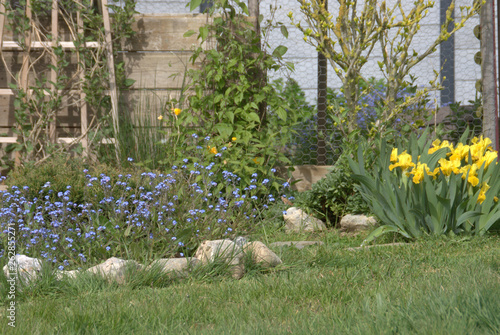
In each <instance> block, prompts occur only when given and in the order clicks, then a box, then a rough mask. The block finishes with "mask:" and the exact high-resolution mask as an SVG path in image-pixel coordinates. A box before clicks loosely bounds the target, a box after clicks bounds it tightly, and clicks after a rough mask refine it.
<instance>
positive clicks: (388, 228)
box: [361, 225, 409, 246]
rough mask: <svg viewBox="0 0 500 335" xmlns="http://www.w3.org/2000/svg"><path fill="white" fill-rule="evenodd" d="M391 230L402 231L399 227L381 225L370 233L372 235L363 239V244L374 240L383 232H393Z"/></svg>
mask: <svg viewBox="0 0 500 335" xmlns="http://www.w3.org/2000/svg"><path fill="white" fill-rule="evenodd" d="M391 232H394V233H400V231H399V229H398V228H397V227H394V226H390V225H384V226H380V227H378V228H377V229H375V230H374V231H372V232H371V233H370V235H368V237H367V238H366V239H365V240H364V241H363V243H362V244H361V246H365V245H366V244H367V243H370V242H371V241H373V240H374V239H376V238H377V237H379V236H382V235H383V234H386V233H391ZM408 237H409V236H408Z"/></svg>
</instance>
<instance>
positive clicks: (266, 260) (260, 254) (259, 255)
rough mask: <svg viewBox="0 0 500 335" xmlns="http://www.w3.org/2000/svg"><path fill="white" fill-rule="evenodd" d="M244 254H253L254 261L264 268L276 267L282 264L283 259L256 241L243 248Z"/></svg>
mask: <svg viewBox="0 0 500 335" xmlns="http://www.w3.org/2000/svg"><path fill="white" fill-rule="evenodd" d="M243 252H244V253H245V254H246V253H249V252H251V253H252V261H253V262H254V263H257V264H261V265H262V266H264V267H275V266H276V265H279V264H281V263H282V261H281V259H280V258H279V257H278V255H276V254H275V253H274V252H273V251H272V250H271V249H269V248H268V247H267V246H266V245H265V244H264V243H262V242H259V241H254V242H250V243H247V244H245V245H244V246H243Z"/></svg>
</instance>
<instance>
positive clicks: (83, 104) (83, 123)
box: [76, 0, 89, 157]
mask: <svg viewBox="0 0 500 335" xmlns="http://www.w3.org/2000/svg"><path fill="white" fill-rule="evenodd" d="M77 4H78V5H79V6H78V7H79V9H78V11H77V12H76V24H77V26H78V29H77V33H78V35H80V36H83V19H82V15H81V13H80V11H81V8H82V5H81V1H80V0H77ZM77 58H78V69H77V71H78V76H79V78H80V85H79V86H80V87H79V90H80V103H79V105H80V129H81V131H82V136H83V138H82V141H81V143H82V147H83V156H84V157H87V156H88V155H89V148H88V146H89V143H88V136H87V132H88V127H89V126H88V116H87V101H85V99H86V97H87V95H86V94H85V92H84V91H83V82H84V81H85V73H84V71H85V68H84V67H82V64H81V62H82V61H83V60H82V59H80V54H78V55H77Z"/></svg>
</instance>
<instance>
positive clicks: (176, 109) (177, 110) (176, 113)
mask: <svg viewBox="0 0 500 335" xmlns="http://www.w3.org/2000/svg"><path fill="white" fill-rule="evenodd" d="M172 111H173V112H174V114H175V115H176V116H177V115H179V114H180V113H181V112H182V110H181V109H180V108H174V109H172Z"/></svg>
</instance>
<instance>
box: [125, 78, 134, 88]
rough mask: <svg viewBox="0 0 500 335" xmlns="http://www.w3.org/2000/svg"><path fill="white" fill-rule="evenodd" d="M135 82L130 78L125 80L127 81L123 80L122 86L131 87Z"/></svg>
mask: <svg viewBox="0 0 500 335" xmlns="http://www.w3.org/2000/svg"><path fill="white" fill-rule="evenodd" d="M135 82H136V80H134V79H130V78H127V79H125V81H124V82H123V85H124V86H125V87H131V86H132V85H134V84H135Z"/></svg>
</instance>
